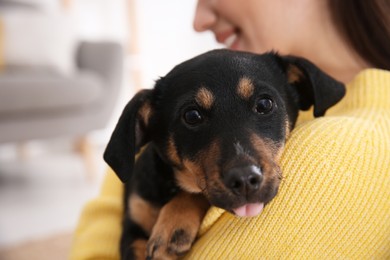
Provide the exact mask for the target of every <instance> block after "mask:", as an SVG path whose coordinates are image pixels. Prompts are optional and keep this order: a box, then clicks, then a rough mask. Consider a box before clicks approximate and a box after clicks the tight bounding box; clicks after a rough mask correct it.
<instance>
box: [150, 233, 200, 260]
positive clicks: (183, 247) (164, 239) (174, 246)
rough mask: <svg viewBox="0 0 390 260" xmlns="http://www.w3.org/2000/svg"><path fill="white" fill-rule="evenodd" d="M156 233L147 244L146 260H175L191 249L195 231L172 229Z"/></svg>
mask: <svg viewBox="0 0 390 260" xmlns="http://www.w3.org/2000/svg"><path fill="white" fill-rule="evenodd" d="M161 231H162V232H159V231H156V232H154V234H153V235H152V236H151V237H150V239H149V241H148V244H147V257H146V259H158V260H160V259H176V258H178V257H179V256H182V255H184V254H185V253H186V252H188V251H189V250H190V249H191V245H192V243H193V242H194V240H195V237H196V233H197V231H198V230H197V229H193V228H192V229H191V228H173V229H172V230H167V228H165V230H161Z"/></svg>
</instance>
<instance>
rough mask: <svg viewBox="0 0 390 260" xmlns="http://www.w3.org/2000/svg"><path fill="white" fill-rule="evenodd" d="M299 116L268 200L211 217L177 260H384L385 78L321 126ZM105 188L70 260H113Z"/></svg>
mask: <svg viewBox="0 0 390 260" xmlns="http://www.w3.org/2000/svg"><path fill="white" fill-rule="evenodd" d="M308 115H309V114H308V113H302V115H301V116H300V122H299V123H298V125H297V127H296V129H294V131H293V132H292V135H291V137H290V138H289V140H288V142H287V144H286V150H285V153H284V155H283V156H282V160H281V167H282V169H283V176H284V178H283V180H282V183H281V186H280V191H279V193H278V195H277V197H276V198H275V199H274V200H273V201H272V202H271V203H270V204H269V205H267V206H266V207H265V209H264V211H263V213H262V214H260V216H258V217H255V218H238V217H235V216H233V215H231V214H229V213H227V212H224V211H223V210H221V209H217V208H211V209H210V210H209V212H208V213H207V215H206V217H205V219H204V221H203V224H202V227H201V230H200V232H199V238H198V240H197V242H196V243H195V244H194V246H193V248H192V250H191V251H190V253H189V254H187V256H186V258H188V259H390V73H389V72H386V71H381V70H375V69H370V70H365V71H363V72H361V73H360V74H359V75H358V76H357V77H356V78H355V80H354V81H353V82H351V83H350V84H349V85H348V86H347V95H346V96H345V98H344V99H343V100H342V101H341V102H340V103H339V104H337V105H336V106H335V107H334V108H332V109H331V110H329V111H328V112H327V114H326V116H325V117H322V118H317V119H313V118H310V116H308ZM107 178H108V179H107V180H106V183H105V187H104V189H103V190H104V191H105V192H102V194H101V195H100V196H99V197H98V198H97V199H96V200H95V201H92V202H91V203H89V204H88V205H87V206H86V209H85V211H84V213H83V214H82V216H81V219H80V223H79V227H78V229H77V232H76V236H75V240H74V245H73V249H72V254H71V258H72V259H91V258H101V259H118V240H119V237H120V221H121V214H122V213H121V212H122V209H121V207H120V205H121V201H122V198H121V194H122V192H121V189H122V188H121V184H120V183H119V182H118V181H117V180H116V179H115V178H116V177H115V176H114V174H113V173H112V172H111V173H109V175H108V177H107ZM107 182H112V183H111V185H108V184H107ZM103 218H105V219H103Z"/></svg>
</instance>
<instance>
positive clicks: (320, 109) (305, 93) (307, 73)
mask: <svg viewBox="0 0 390 260" xmlns="http://www.w3.org/2000/svg"><path fill="white" fill-rule="evenodd" d="M282 59H283V60H284V65H285V70H286V74H287V80H288V83H290V84H291V85H293V86H294V87H295V88H296V90H297V92H298V96H299V106H300V109H302V110H308V109H309V108H310V107H311V106H312V105H314V116H315V117H319V116H323V115H324V114H325V112H326V110H327V109H329V108H330V107H332V106H333V105H335V104H336V103H337V102H339V101H340V100H341V99H342V98H343V97H344V95H345V87H344V84H342V83H341V82H339V81H337V80H335V79H333V78H332V77H330V76H329V75H327V74H326V73H325V72H323V71H321V70H320V69H319V68H318V67H317V66H315V65H314V64H313V63H311V62H310V61H308V60H306V59H303V58H298V57H293V56H286V57H283V58H282Z"/></svg>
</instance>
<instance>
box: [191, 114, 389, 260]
mask: <svg viewBox="0 0 390 260" xmlns="http://www.w3.org/2000/svg"><path fill="white" fill-rule="evenodd" d="M376 112H378V113H373V114H374V117H376V119H373V118H371V119H372V120H371V119H370V120H367V119H360V118H359V117H355V116H353V115H351V116H343V117H325V118H320V119H315V120H312V121H309V122H306V123H303V124H301V125H299V126H298V127H297V128H296V129H295V130H294V131H293V133H292V136H291V137H290V139H289V141H288V143H287V145H286V150H285V153H284V155H283V157H282V159H281V166H282V169H283V172H284V173H283V174H284V178H283V180H282V183H281V187H280V190H279V193H278V195H277V196H276V198H275V199H274V200H273V201H271V203H270V204H269V205H267V206H266V207H265V209H264V211H263V212H262V214H261V215H260V216H258V217H255V218H238V217H235V216H232V215H231V214H229V213H226V212H223V211H221V210H219V209H215V208H212V209H211V210H210V211H209V212H208V213H207V215H206V218H205V221H204V222H203V226H202V228H201V232H200V236H199V238H198V240H197V242H196V243H195V244H194V246H193V247H192V250H191V251H190V252H189V254H188V255H187V256H186V258H188V259H260V258H261V259H389V258H390V221H389V220H390V168H389V165H390V136H389V134H390V128H389V127H388V126H389V125H390V122H388V118H390V117H389V111H386V113H387V114H386V115H385V116H382V117H381V116H380V115H379V114H381V113H382V112H384V111H376ZM382 115H383V114H382ZM386 118H387V121H383V120H386ZM386 126H387V127H386Z"/></svg>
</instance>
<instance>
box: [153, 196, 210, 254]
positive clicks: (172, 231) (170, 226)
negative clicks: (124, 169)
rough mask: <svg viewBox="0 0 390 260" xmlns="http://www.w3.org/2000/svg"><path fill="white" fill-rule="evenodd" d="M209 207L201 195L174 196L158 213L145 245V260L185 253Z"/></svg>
mask: <svg viewBox="0 0 390 260" xmlns="http://www.w3.org/2000/svg"><path fill="white" fill-rule="evenodd" d="M209 207H210V205H209V203H208V201H207V200H206V199H205V198H204V197H203V195H200V194H190V193H186V192H180V193H179V194H177V196H175V197H174V198H173V199H172V200H171V201H169V202H168V203H167V204H166V205H164V207H163V208H162V209H161V211H160V215H159V217H158V219H157V222H156V224H155V226H154V227H153V230H152V235H151V236H150V238H149V241H148V244H147V256H148V257H147V258H148V259H176V258H177V257H178V256H180V255H183V254H184V253H185V252H187V251H189V250H190V248H191V245H192V243H193V242H194V240H195V238H196V235H197V233H198V230H199V227H200V224H201V222H202V220H203V217H204V215H205V214H206V211H207V209H208V208H209Z"/></svg>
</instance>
